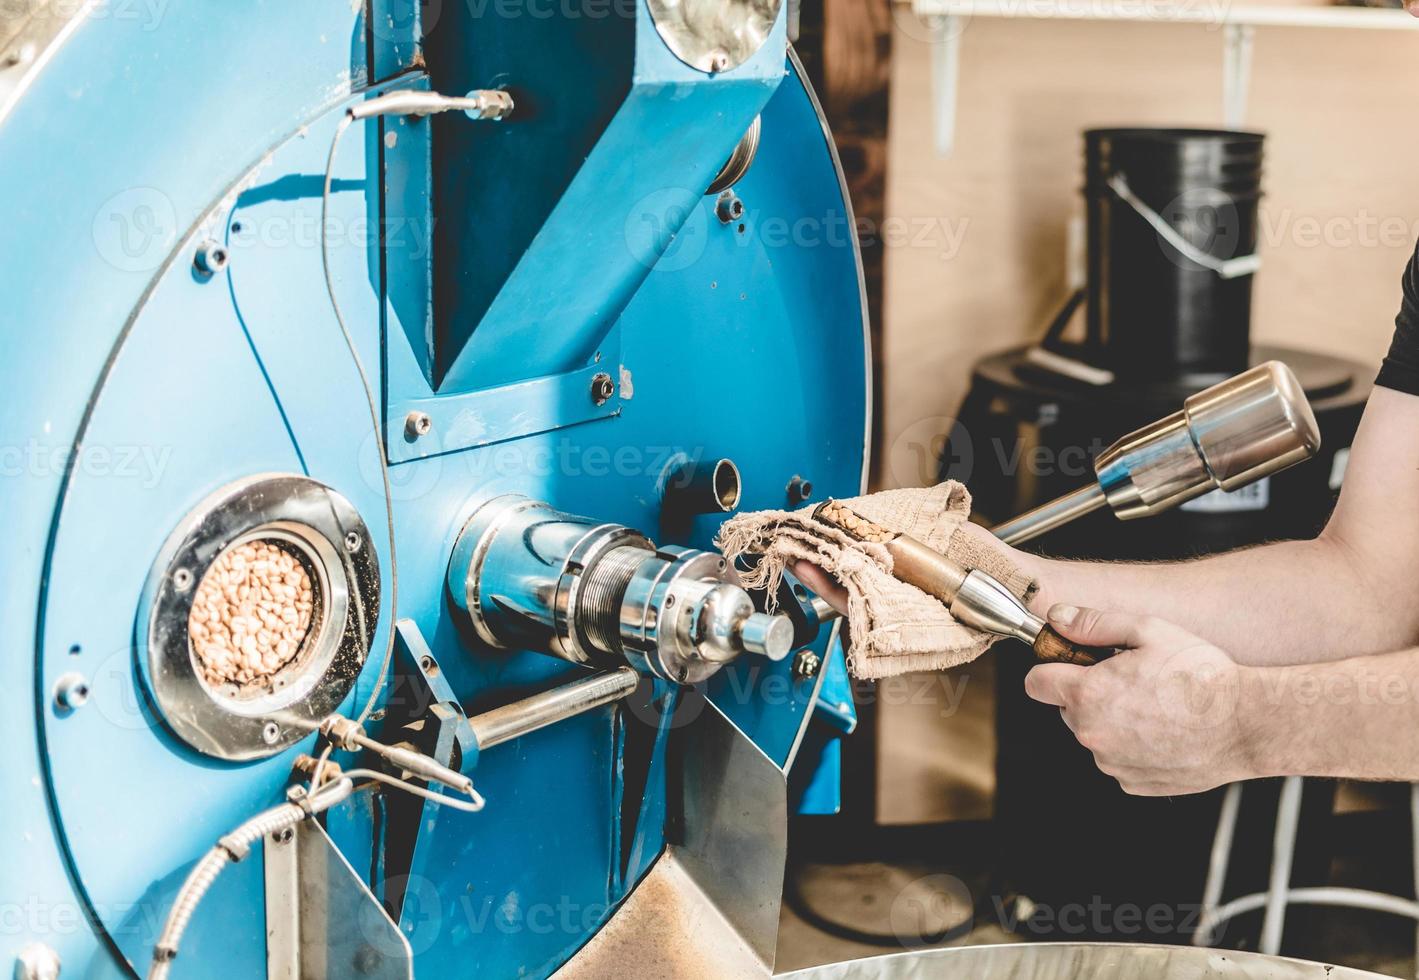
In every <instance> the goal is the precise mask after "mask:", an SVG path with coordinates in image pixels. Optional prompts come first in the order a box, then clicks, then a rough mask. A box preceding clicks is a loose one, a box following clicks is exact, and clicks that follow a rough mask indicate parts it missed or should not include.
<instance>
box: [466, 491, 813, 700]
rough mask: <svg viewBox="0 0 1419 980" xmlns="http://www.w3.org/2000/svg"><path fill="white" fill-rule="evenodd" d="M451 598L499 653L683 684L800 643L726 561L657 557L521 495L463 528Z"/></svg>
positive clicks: (644, 543)
mask: <svg viewBox="0 0 1419 980" xmlns="http://www.w3.org/2000/svg"><path fill="white" fill-rule="evenodd" d="M449 592H450V593H451V595H452V597H453V600H454V603H455V605H457V606H458V607H459V608H461V609H462V610H464V611H465V612H466V613H467V614H468V618H469V621H470V622H471V624H472V626H473V629H474V631H475V632H476V633H477V634H478V636H479V637H480V638H481V639H482V640H483V641H484V642H486V643H489V644H491V645H493V646H499V647H511V648H527V649H534V650H542V651H545V652H547V653H551V654H553V655H555V656H558V657H561V658H562V659H564V660H570V661H572V662H574V663H580V664H595V665H602V666H612V667H614V666H618V665H624V664H629V665H630V666H632V667H634V668H636V669H637V670H639V671H640V672H642V673H648V674H654V675H656V676H659V677H663V678H665V679H667V680H671V681H674V682H676V683H680V684H696V683H699V682H700V681H702V680H704V679H706V678H707V677H709V676H710V675H711V674H713V673H714V672H715V671H717V670H719V669H720V667H722V666H723V665H724V664H725V663H728V662H729V661H731V660H733V659H734V658H735V657H738V656H739V655H741V654H743V653H755V654H760V655H763V656H767V657H770V658H772V659H775V660H777V659H781V658H783V657H785V656H787V655H788V652H789V648H790V647H791V646H792V644H793V627H792V623H791V622H790V621H789V619H788V618H787V617H786V616H782V615H778V616H770V615H767V614H765V613H760V612H756V611H755V610H754V606H753V602H752V601H751V600H750V598H749V595H748V593H747V592H745V591H744V590H743V589H742V588H741V587H740V586H739V580H738V576H737V575H736V574H735V573H734V570H733V569H732V568H730V567H729V565H728V563H727V562H726V561H725V560H724V558H723V557H721V556H720V555H717V554H713V553H711V552H705V551H696V550H694V549H689V548H675V547H665V548H656V546H655V545H654V544H652V543H651V542H650V541H649V540H648V539H647V538H645V537H644V536H643V535H641V534H639V533H638V532H636V531H633V530H631V529H630V528H627V527H623V526H621V525H619V524H601V523H597V522H595V521H591V520H588V519H587V518H584V517H578V516H575V515H571V514H564V513H561V512H560V511H557V510H554V509H552V508H551V507H550V506H548V505H547V504H544V503H541V502H539V501H535V500H529V499H528V498H526V497H522V496H516V495H510V496H505V497H498V498H496V499H494V500H492V501H489V502H488V503H486V504H484V505H483V506H482V507H480V508H478V510H477V511H476V512H475V513H474V514H473V516H472V518H471V519H470V520H469V521H468V523H467V524H466V525H465V527H464V529H463V531H462V533H461V534H460V535H459V539H458V542H457V543H456V544H455V546H454V550H453V558H452V561H451V562H450V565H449Z"/></svg>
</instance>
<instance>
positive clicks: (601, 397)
mask: <svg viewBox="0 0 1419 980" xmlns="http://www.w3.org/2000/svg"><path fill="white" fill-rule="evenodd" d="M614 394H616V382H614V381H612V380H611V375H609V374H607V373H606V372H605V371H598V372H597V374H596V376H595V377H593V378H592V379H591V400H592V401H593V402H595V403H596V404H597V405H605V404H606V403H607V402H609V401H610V400H611V396H612V395H614Z"/></svg>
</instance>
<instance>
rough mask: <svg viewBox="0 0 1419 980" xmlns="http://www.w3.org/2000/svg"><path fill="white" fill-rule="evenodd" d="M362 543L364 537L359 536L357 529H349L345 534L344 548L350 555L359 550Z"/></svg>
mask: <svg viewBox="0 0 1419 980" xmlns="http://www.w3.org/2000/svg"><path fill="white" fill-rule="evenodd" d="M364 543H365V542H364V539H363V538H361V537H360V532H359V531H351V532H350V533H349V534H347V535H345V550H346V551H348V552H350V554H352V555H353V554H354V553H355V552H357V551H359V550H360V547H361V546H362V545H363V544H364Z"/></svg>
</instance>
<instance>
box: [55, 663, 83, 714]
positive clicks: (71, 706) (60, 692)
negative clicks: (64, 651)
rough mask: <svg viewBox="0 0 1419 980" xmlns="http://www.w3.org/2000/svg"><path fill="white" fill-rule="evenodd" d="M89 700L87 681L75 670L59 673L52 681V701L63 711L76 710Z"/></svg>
mask: <svg viewBox="0 0 1419 980" xmlns="http://www.w3.org/2000/svg"><path fill="white" fill-rule="evenodd" d="M88 700H89V682H88V681H87V680H85V679H84V675H83V674H81V673H79V672H78V671H77V670H71V671H69V672H68V673H67V674H61V675H60V676H59V680H57V681H55V683H54V703H55V704H56V705H58V706H59V708H60V709H61V710H63V711H77V710H78V709H79V708H82V707H83V706H84V702H86V701H88Z"/></svg>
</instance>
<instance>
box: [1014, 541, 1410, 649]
mask: <svg viewBox="0 0 1419 980" xmlns="http://www.w3.org/2000/svg"><path fill="white" fill-rule="evenodd" d="M1024 560H1025V561H1026V563H1027V565H1028V570H1029V571H1031V572H1032V573H1033V574H1034V575H1035V577H1036V579H1037V580H1038V582H1039V583H1040V592H1039V594H1038V595H1037V596H1036V597H1035V598H1034V600H1033V601H1032V603H1031V605H1032V607H1033V608H1034V609H1035V611H1037V612H1040V613H1043V612H1044V611H1045V610H1047V609H1048V608H1049V607H1050V605H1052V604H1054V603H1056V602H1067V603H1070V604H1072V605H1080V606H1089V607H1093V608H1098V609H1116V610H1120V611H1123V612H1130V613H1135V614H1138V615H1148V616H1156V617H1159V618H1161V619H1166V620H1169V621H1171V622H1174V623H1177V624H1178V625H1180V626H1182V627H1184V628H1185V629H1187V630H1188V631H1189V632H1192V633H1195V634H1196V635H1198V636H1200V637H1203V638H1204V639H1206V640H1208V641H1210V642H1212V643H1214V644H1216V645H1217V646H1219V647H1221V648H1222V649H1224V650H1227V651H1228V652H1229V653H1230V654H1232V656H1233V657H1234V658H1235V659H1236V660H1237V661H1238V662H1240V663H1247V664H1291V663H1307V662H1315V661H1325V660H1334V659H1337V658H1342V657H1352V656H1357V655H1360V654H1366V653H1374V652H1377V651H1382V650H1393V649H1396V648H1399V647H1403V646H1405V645H1407V644H1408V643H1409V642H1411V640H1412V638H1413V637H1412V630H1413V625H1412V623H1411V620H1412V619H1413V617H1412V615H1406V614H1405V613H1404V611H1403V610H1400V609H1395V608H1393V607H1391V608H1388V609H1386V608H1384V606H1385V605H1386V598H1387V597H1386V596H1384V595H1382V594H1380V593H1379V591H1378V590H1376V589H1375V588H1374V587H1372V586H1371V584H1370V582H1369V577H1368V576H1367V575H1366V574H1365V573H1364V570H1363V568H1361V567H1359V566H1358V563H1357V562H1356V561H1355V560H1354V559H1353V557H1352V556H1350V555H1349V554H1347V553H1346V548H1345V546H1344V545H1343V544H1341V543H1339V542H1337V541H1335V540H1333V539H1331V538H1328V537H1325V536H1322V537H1320V538H1317V539H1316V540H1313V541H1287V542H1280V543H1277V544H1272V545H1266V546H1263V547H1259V548H1249V549H1245V550H1242V551H1234V552H1230V553H1228V554H1224V555H1217V556H1214V557H1211V558H1205V559H1201V560H1198V561H1189V562H1176V563H1156V564H1118V563H1100V562H1069V561H1056V560H1049V559H1042V558H1036V557H1026V558H1025V559H1024Z"/></svg>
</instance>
